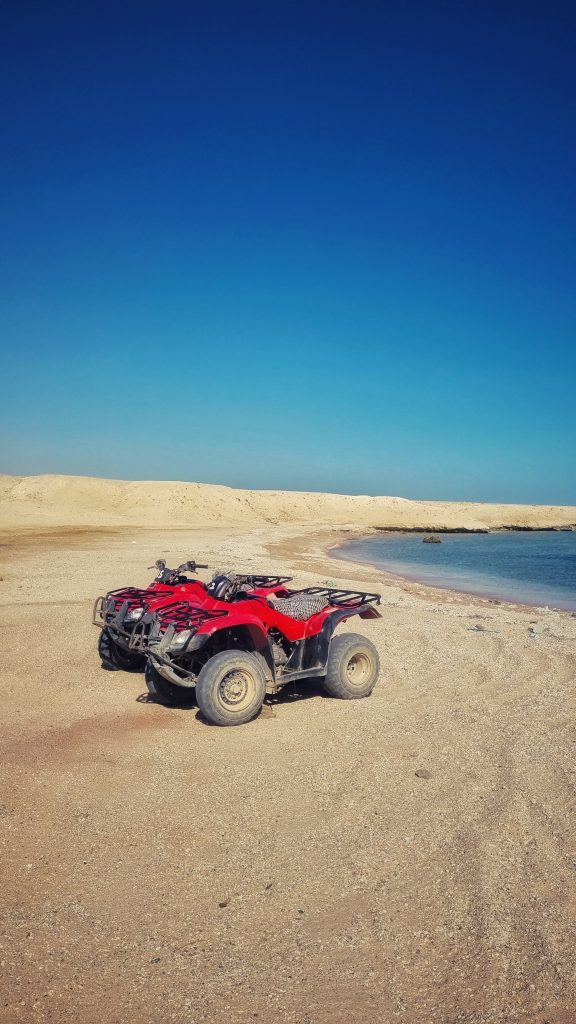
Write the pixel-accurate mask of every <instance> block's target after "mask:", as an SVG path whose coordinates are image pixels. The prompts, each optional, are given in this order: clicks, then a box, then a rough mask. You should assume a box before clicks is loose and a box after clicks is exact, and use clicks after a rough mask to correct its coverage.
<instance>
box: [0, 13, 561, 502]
mask: <svg viewBox="0 0 576 1024" xmlns="http://www.w3.org/2000/svg"><path fill="white" fill-rule="evenodd" d="M575 29H576V8H574V6H573V5H572V4H568V3H566V4H559V3H549V4H546V5H544V4H530V3H522V4H520V3H506V2H503V3H498V4H496V3H490V2H486V0H483V2H480V0H478V2H464V3H462V2H453V3H443V2H441V0H439V2H437V3H428V2H427V3H423V2H417V0H415V2H413V3H408V2H406V3H401V2H396V3H393V4H392V3H378V4H376V3H362V2H358V3H355V4H352V3H337V2H335V3H331V4H328V3H323V4H319V3H314V2H309V3H306V4H304V3H298V2H296V3H291V4H284V5H280V4H270V3H250V2H247V3H245V4H237V3H219V2H218V0H215V2H213V3H210V4H206V3H202V4H200V3H194V2H188V3H174V2H170V0H168V2H164V3H159V2H158V3H146V2H140V3H123V2H121V0H120V2H118V3H115V4H107V3H98V4H94V3H92V4H90V3H85V4H74V3H71V2H70V3H54V4H41V3H27V2H26V0H22V2H18V3H16V2H12V3H11V2H6V3H4V4H2V5H1V6H0V38H1V40H2V42H1V46H2V50H3V53H2V59H1V61H0V84H1V90H2V102H1V104H0V131H1V136H2V139H3V145H2V159H1V161H0V216H1V224H2V228H1V233H0V254H1V258H2V273H1V278H0V303H1V321H0V330H1V339H2V365H3V370H4V372H3V375H2V376H3V388H2V402H1V404H0V430H1V436H2V450H1V459H0V470H1V471H4V472H10V473H22V474H26V473H43V472H47V473H54V472H58V473H75V474H94V475H99V476H108V477H120V478H133V479H142V478H151V479H180V480H186V479H189V480H202V481H208V482H217V483H227V484H231V485H236V486H246V487H267V488H291V489H317V490H335V491H341V492H349V493H370V494H402V495H405V496H408V497H420V498H446V499H463V500H464V499H469V500H502V501H534V502H553V503H576V473H575V459H574V451H575V442H576V402H575V401H574V382H575V371H576V354H575V352H576V346H575V330H574V329H575V321H576V316H575V306H576V303H575V288H574V284H575V281H574V277H575V266H576V261H575V256H576V253H575V248H576V245H575V238H576V233H575V227H576V225H575V220H576V217H575V198H574V181H575V180H576V173H575V172H576V167H575V164H576V150H575V141H574V106H575V98H576V97H575V91H576V90H575V79H576V70H575V63H574V60H573V49H574V39H575Z"/></svg>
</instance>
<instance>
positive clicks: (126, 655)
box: [98, 629, 146, 672]
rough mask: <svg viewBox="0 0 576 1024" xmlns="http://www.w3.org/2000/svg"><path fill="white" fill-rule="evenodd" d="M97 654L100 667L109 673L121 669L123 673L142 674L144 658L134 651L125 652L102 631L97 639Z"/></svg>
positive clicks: (105, 630)
mask: <svg viewBox="0 0 576 1024" xmlns="http://www.w3.org/2000/svg"><path fill="white" fill-rule="evenodd" d="M98 654H99V655H100V658H101V659H102V667H103V668H107V669H108V670H109V671H115V670H116V669H123V670H124V672H143V671H144V666H145V664H146V658H145V657H144V655H142V654H138V653H137V652H135V651H125V650H124V648H123V647H120V644H117V643H116V641H115V640H114V639H113V638H112V637H111V636H110V633H109V632H108V630H107V629H103V630H102V632H101V633H100V637H99V639H98Z"/></svg>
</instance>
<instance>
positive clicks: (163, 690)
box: [144, 659, 194, 708]
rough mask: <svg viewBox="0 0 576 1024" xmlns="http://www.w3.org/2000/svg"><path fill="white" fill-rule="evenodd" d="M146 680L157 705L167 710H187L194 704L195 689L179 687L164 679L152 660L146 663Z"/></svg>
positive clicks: (149, 691)
mask: <svg viewBox="0 0 576 1024" xmlns="http://www.w3.org/2000/svg"><path fill="white" fill-rule="evenodd" d="M144 679H145V680H146V686H147V687H148V693H149V694H150V696H151V697H152V699H153V700H155V701H156V703H157V704H164V706H165V707H167V708H182V707H184V708H186V707H192V705H193V704H194V687H188V686H178V685H177V684H176V683H171V682H170V680H169V679H164V676H161V675H160V673H159V672H158V670H157V669H156V668H154V665H153V664H152V662H151V661H150V659H148V661H147V663H146V668H145V670H144Z"/></svg>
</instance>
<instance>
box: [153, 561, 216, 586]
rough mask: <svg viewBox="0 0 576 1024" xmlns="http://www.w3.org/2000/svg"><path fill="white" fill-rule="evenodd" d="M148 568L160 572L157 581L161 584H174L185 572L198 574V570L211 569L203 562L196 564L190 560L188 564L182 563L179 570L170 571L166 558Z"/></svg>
mask: <svg viewBox="0 0 576 1024" xmlns="http://www.w3.org/2000/svg"><path fill="white" fill-rule="evenodd" d="M148 568H149V569H157V570H158V574H157V576H156V579H157V580H158V582H159V583H174V582H176V580H177V577H178V576H179V575H180V574H181V573H183V572H196V570H197V569H209V568H210V567H209V566H208V565H205V564H204V563H203V562H195V561H194V559H190V561H188V562H182V565H179V566H178V568H177V569H169V568H167V567H166V560H165V559H164V558H157V559H156V561H155V562H154V565H149V566H148Z"/></svg>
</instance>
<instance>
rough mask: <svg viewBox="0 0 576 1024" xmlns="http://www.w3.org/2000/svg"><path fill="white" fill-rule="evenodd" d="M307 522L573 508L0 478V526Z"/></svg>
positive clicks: (404, 520)
mask: <svg viewBox="0 0 576 1024" xmlns="http://www.w3.org/2000/svg"><path fill="white" fill-rule="evenodd" d="M292 523H293V524H301V525H304V524H308V523H312V524H314V525H329V526H343V525H348V524H351V525H353V526H355V527H358V526H368V527H371V526H374V527H396V528H402V529H412V528H420V529H425V530H426V529H446V528H448V529H451V528H452V529H454V528H458V529H468V530H478V529H480V530H484V529H498V528H500V527H506V526H508V527H510V526H520V527H538V528H542V527H545V528H553V527H562V526H574V528H576V508H574V507H570V506H567V507H566V506H553V505H488V504H485V505H483V504H474V503H472V502H442V501H409V500H407V499H406V498H387V497H368V496H359V495H354V496H352V495H343V494H314V493H308V492H299V491H245V490H239V489H234V488H232V487H222V486H215V485H212V484H199V483H170V482H165V481H161V482H153V481H150V480H147V481H126V480H101V479H96V478H94V477H73V476H28V477H14V476H0V528H4V529H10V528H12V529H17V530H21V529H22V528H34V527H49V526H55V525H56V526H75V527H76V526H94V527H97V528H102V527H105V526H139V527H142V526H146V527H150V528H156V527H160V526H161V527H163V528H164V527H184V528H187V527H190V526H191V525H192V526H233V525H247V526H257V525H266V524H271V525H276V526H277V525H283V524H292Z"/></svg>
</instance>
